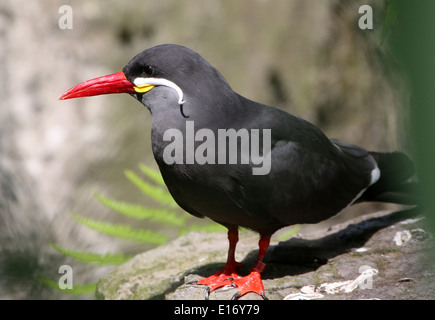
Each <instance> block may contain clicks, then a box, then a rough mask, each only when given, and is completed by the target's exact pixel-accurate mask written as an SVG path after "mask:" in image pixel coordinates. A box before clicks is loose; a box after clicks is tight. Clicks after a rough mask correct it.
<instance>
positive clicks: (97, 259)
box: [51, 243, 132, 265]
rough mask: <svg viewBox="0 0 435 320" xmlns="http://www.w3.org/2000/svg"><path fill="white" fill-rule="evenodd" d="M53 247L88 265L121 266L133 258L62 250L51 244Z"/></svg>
mask: <svg viewBox="0 0 435 320" xmlns="http://www.w3.org/2000/svg"><path fill="white" fill-rule="evenodd" d="M51 246H52V247H53V248H54V249H56V250H57V251H59V252H60V253H62V254H64V255H66V256H68V257H71V258H74V259H76V260H79V261H81V262H84V263H87V264H97V265H108V264H109V265H120V264H123V263H124V262H126V261H128V260H130V259H131V257H132V256H129V255H128V256H126V255H124V254H110V253H106V254H99V253H93V252H84V251H73V250H68V249H64V248H61V247H59V246H57V245H55V244H54V243H51Z"/></svg>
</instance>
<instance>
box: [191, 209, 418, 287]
mask: <svg viewBox="0 0 435 320" xmlns="http://www.w3.org/2000/svg"><path fill="white" fill-rule="evenodd" d="M421 213H422V210H421V209H420V208H417V207H416V208H412V209H407V210H402V211H396V212H393V213H390V214H388V215H385V216H381V217H376V218H371V219H367V220H364V221H361V222H359V223H355V224H349V225H348V226H347V227H345V228H344V229H341V230H339V231H337V232H334V233H331V234H328V235H326V236H324V237H322V238H319V239H314V240H306V239H300V238H291V239H289V240H287V241H284V242H280V243H278V244H277V245H272V246H271V247H270V248H269V250H268V252H267V254H266V257H265V263H266V264H267V268H266V269H265V271H264V272H263V273H262V278H263V279H265V280H266V279H275V278H280V277H283V276H294V275H299V274H304V273H307V272H310V271H315V270H317V269H318V268H319V267H320V266H322V265H324V264H326V263H327V262H328V260H330V259H333V258H334V257H336V256H338V255H341V254H344V253H346V252H350V251H351V250H352V249H355V248H360V247H362V246H364V244H365V243H366V242H367V241H368V240H369V239H370V238H371V237H372V235H373V234H374V233H375V232H377V231H379V230H381V229H383V228H386V227H388V226H391V225H393V224H394V223H396V222H398V221H401V220H404V219H408V218H411V217H415V216H417V215H419V214H421ZM257 254H258V250H253V251H251V252H250V253H249V254H248V255H247V256H246V257H245V258H244V259H243V261H241V263H242V268H241V269H240V275H245V274H248V273H249V270H250V268H251V267H252V266H253V265H254V263H255V260H256V259H257ZM222 267H223V265H222V263H210V264H206V265H202V266H199V267H198V268H195V269H191V270H189V271H188V273H189V274H192V273H193V274H197V275H200V276H203V277H207V276H210V275H211V274H213V273H215V272H217V271H219V270H221V269H222Z"/></svg>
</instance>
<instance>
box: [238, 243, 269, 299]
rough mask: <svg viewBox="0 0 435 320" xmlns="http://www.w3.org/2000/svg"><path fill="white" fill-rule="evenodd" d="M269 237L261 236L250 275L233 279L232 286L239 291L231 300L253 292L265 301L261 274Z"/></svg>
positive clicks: (264, 265)
mask: <svg viewBox="0 0 435 320" xmlns="http://www.w3.org/2000/svg"><path fill="white" fill-rule="evenodd" d="M269 243H270V237H269V236H261V238H260V241H259V242H258V246H259V250H258V257H257V261H256V263H255V265H254V267H253V268H252V269H251V273H250V274H249V275H247V276H246V277H242V278H238V279H234V280H233V281H232V282H233V284H234V285H235V286H236V287H237V288H238V289H239V291H238V292H237V293H236V294H235V295H234V296H233V299H238V298H240V297H241V296H243V295H245V294H247V293H248V292H254V293H257V294H259V295H261V296H262V297H263V299H267V298H266V296H265V294H264V286H263V281H262V280H261V272H262V271H263V270H264V268H265V267H266V264H265V263H263V259H264V255H265V254H266V251H267V249H268V248H269Z"/></svg>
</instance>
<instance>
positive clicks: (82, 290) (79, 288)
mask: <svg viewBox="0 0 435 320" xmlns="http://www.w3.org/2000/svg"><path fill="white" fill-rule="evenodd" d="M38 281H39V282H40V283H42V284H43V285H45V286H47V287H50V288H53V289H56V290H59V291H60V292H64V293H67V294H70V295H73V296H79V295H82V294H86V293H91V292H95V290H96V289H97V284H96V283H89V284H74V285H73V288H72V289H61V288H60V287H59V283H58V282H57V281H52V280H50V279H48V278H45V277H39V278H38Z"/></svg>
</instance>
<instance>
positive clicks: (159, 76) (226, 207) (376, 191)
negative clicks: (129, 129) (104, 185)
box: [59, 44, 416, 299]
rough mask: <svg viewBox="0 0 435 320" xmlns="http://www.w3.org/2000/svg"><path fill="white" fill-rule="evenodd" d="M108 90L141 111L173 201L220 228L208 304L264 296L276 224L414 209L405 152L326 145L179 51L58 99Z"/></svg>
mask: <svg viewBox="0 0 435 320" xmlns="http://www.w3.org/2000/svg"><path fill="white" fill-rule="evenodd" d="M112 93H128V94H130V95H131V96H132V97H134V98H135V99H137V100H138V101H139V102H141V103H142V104H143V105H144V106H146V107H147V108H148V109H149V111H150V113H151V117H152V128H151V145H152V152H153V154H154V158H155V161H156V162H157V165H158V167H159V170H160V172H161V175H162V177H163V179H164V182H165V184H166V186H167V188H168V190H169V192H170V194H171V195H172V197H173V198H174V200H175V201H176V203H177V204H178V205H179V206H180V207H181V208H182V209H184V210H185V211H187V212H188V213H190V214H191V215H193V216H196V217H199V218H202V217H208V218H210V219H211V220H213V221H215V222H217V223H219V224H221V225H223V226H225V227H226V228H227V229H228V243H229V247H228V255H227V260H226V263H225V265H224V267H223V269H222V270H220V271H218V272H216V273H214V274H213V275H211V276H209V277H205V278H201V279H200V280H198V281H197V284H198V285H204V286H205V288H206V298H207V297H208V295H209V294H210V293H211V292H213V291H215V290H218V289H220V288H222V287H225V286H228V285H230V286H233V287H236V288H237V292H236V294H234V296H233V299H238V298H240V297H241V296H243V295H245V294H247V293H249V292H253V293H256V294H258V295H260V296H261V297H263V298H264V299H267V296H266V294H265V290H264V285H263V282H262V279H261V273H262V272H263V270H264V269H265V267H266V264H265V262H264V256H265V254H266V252H267V249H268V247H269V244H270V238H271V236H272V235H273V234H274V233H275V232H276V231H277V230H279V229H281V228H283V227H286V226H290V225H295V224H312V223H318V222H320V221H323V220H326V219H328V218H330V217H332V216H334V215H336V214H337V213H339V212H340V211H342V210H343V209H344V208H346V207H348V206H351V205H353V204H356V203H360V202H366V201H380V202H392V203H399V204H415V203H416V199H415V195H414V194H413V193H412V192H410V190H411V187H410V186H411V184H412V183H413V182H412V181H410V179H411V178H412V177H413V176H414V175H415V168H414V164H413V161H412V160H411V159H410V158H409V157H408V156H407V155H406V154H405V153H404V152H400V151H393V152H375V151H367V150H366V149H365V148H363V147H361V146H357V145H354V144H349V143H345V142H342V141H341V140H338V139H331V138H328V137H327V136H326V135H325V134H324V133H323V132H322V131H321V130H320V129H319V128H318V127H316V126H315V125H314V124H312V123H311V122H309V121H306V120H304V119H302V118H301V117H299V116H297V115H294V114H291V113H289V112H286V111H284V110H281V109H279V108H276V107H272V106H268V105H265V104H262V103H259V102H255V101H253V100H250V99H248V98H245V97H243V96H242V95H240V94H238V93H237V92H235V91H234V90H233V89H232V88H231V86H230V85H229V83H228V82H227V81H226V80H225V78H224V77H223V75H222V74H221V73H220V72H219V71H218V70H217V69H216V68H215V67H213V66H212V65H211V64H210V63H209V62H208V61H207V60H206V59H204V58H203V57H202V56H201V55H200V54H199V53H197V52H195V51H193V50H191V49H189V48H187V47H185V46H181V45H178V44H161V45H157V46H154V47H151V48H148V49H146V50H144V51H143V52H141V53H139V54H137V55H136V56H135V57H134V58H133V59H131V61H130V62H128V64H127V65H126V66H125V67H124V68H123V69H122V71H119V72H117V73H114V74H110V75H107V76H102V77H98V78H95V79H92V80H88V81H85V82H82V83H80V84H78V85H76V86H74V87H72V88H71V89H70V90H68V91H66V92H65V93H64V94H63V95H62V96H61V97H60V98H59V100H66V99H71V98H78V97H88V96H95V95H101V94H112ZM189 131H191V133H189ZM192 132H193V133H192ZM230 140H231V141H230ZM261 164H262V167H260V165H261ZM256 169H257V171H255V170H256ZM240 228H246V229H250V230H253V231H255V232H257V233H258V234H259V242H258V248H259V249H258V256H257V259H256V262H255V263H254V265H253V266H252V268H251V269H250V272H249V274H247V275H244V276H241V275H239V273H238V268H239V267H240V266H241V264H240V263H239V262H237V261H236V259H235V251H236V245H237V242H238V240H239V229H240Z"/></svg>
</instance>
